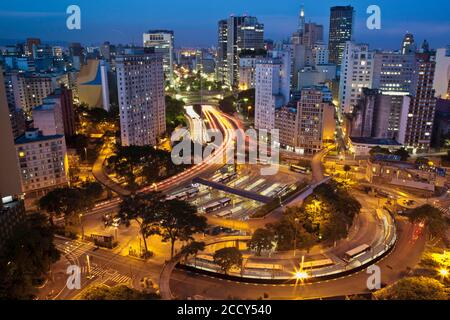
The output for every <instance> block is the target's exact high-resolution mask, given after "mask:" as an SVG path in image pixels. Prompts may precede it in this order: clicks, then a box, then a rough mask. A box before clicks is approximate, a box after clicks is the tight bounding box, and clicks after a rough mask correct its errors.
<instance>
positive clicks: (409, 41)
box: [401, 33, 417, 54]
mask: <svg viewBox="0 0 450 320" xmlns="http://www.w3.org/2000/svg"><path fill="white" fill-rule="evenodd" d="M416 50H417V46H416V43H415V41H414V35H413V34H412V33H407V34H405V37H404V38H403V41H402V48H401V51H402V54H411V53H415V52H416Z"/></svg>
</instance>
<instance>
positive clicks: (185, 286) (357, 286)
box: [170, 221, 425, 299]
mask: <svg viewBox="0 0 450 320" xmlns="http://www.w3.org/2000/svg"><path fill="white" fill-rule="evenodd" d="M416 228H417V227H415V226H413V225H411V224H409V223H407V222H403V221H401V222H399V240H398V242H397V245H396V247H395V249H394V250H393V251H392V252H391V253H390V254H389V255H388V256H387V257H386V258H385V259H383V260H381V261H380V262H378V263H377V265H378V266H379V267H380V268H381V282H382V283H383V284H391V283H393V282H395V281H396V280H398V279H400V278H401V277H403V276H405V275H406V274H407V272H408V268H414V266H415V265H416V264H417V263H418V261H419V260H420V256H421V254H422V251H423V249H424V246H425V236H424V235H423V234H420V235H419V236H418V234H417V232H416V231H417V230H416ZM368 276H369V275H368V274H366V272H365V271H361V272H358V273H356V274H352V275H349V276H346V277H343V278H339V279H335V280H328V281H323V282H316V283H308V284H301V285H298V286H295V285H291V284H286V285H263V284H250V283H239V282H234V281H229V280H222V279H217V278H212V277H209V276H205V275H199V274H194V273H189V272H185V271H181V270H175V271H174V273H173V274H172V279H171V282H170V288H171V290H172V293H173V294H174V295H175V296H176V297H177V298H180V299H187V298H188V297H191V298H192V297H194V296H196V297H197V298H198V297H203V298H205V299H230V298H235V299H257V298H259V297H262V296H263V295H264V293H267V294H268V295H269V299H315V298H319V297H322V298H324V297H333V296H341V295H349V294H358V293H367V292H368V289H367V285H366V283H367V278H368Z"/></svg>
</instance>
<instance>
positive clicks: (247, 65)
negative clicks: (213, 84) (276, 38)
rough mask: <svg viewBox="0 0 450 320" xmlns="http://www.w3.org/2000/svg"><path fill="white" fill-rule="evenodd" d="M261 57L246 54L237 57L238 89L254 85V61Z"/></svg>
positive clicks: (249, 87)
mask: <svg viewBox="0 0 450 320" xmlns="http://www.w3.org/2000/svg"><path fill="white" fill-rule="evenodd" d="M261 58H262V57H261V56H259V57H256V56H246V57H240V58H239V89H240V90H247V89H252V88H254V87H255V77H256V62H257V61H258V60H260V59H261Z"/></svg>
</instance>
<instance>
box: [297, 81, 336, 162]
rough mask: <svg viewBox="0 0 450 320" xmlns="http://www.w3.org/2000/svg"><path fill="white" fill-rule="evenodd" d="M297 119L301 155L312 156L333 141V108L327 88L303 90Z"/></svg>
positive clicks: (334, 126) (334, 123) (334, 124)
mask: <svg viewBox="0 0 450 320" xmlns="http://www.w3.org/2000/svg"><path fill="white" fill-rule="evenodd" d="M297 117H298V119H297V123H298V143H297V146H298V148H299V152H300V153H301V154H314V153H316V152H319V151H320V150H322V149H323V147H324V145H325V143H326V142H327V141H329V142H331V141H334V138H335V130H336V120H335V107H334V105H333V103H332V95H331V92H330V91H329V89H328V88H327V87H325V86H318V87H309V88H308V87H307V88H303V89H302V91H301V98H300V101H298V105H297Z"/></svg>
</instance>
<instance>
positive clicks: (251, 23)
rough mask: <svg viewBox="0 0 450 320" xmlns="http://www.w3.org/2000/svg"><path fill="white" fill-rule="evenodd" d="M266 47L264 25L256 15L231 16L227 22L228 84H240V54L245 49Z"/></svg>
mask: <svg viewBox="0 0 450 320" xmlns="http://www.w3.org/2000/svg"><path fill="white" fill-rule="evenodd" d="M260 49H264V25H263V24H261V23H259V22H258V19H257V18H256V17H250V16H239V17H235V16H231V17H229V18H228V22H227V78H226V81H227V84H228V85H229V86H231V87H236V86H237V85H238V84H239V56H240V54H241V53H242V52H243V51H256V50H260Z"/></svg>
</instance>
